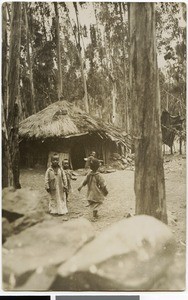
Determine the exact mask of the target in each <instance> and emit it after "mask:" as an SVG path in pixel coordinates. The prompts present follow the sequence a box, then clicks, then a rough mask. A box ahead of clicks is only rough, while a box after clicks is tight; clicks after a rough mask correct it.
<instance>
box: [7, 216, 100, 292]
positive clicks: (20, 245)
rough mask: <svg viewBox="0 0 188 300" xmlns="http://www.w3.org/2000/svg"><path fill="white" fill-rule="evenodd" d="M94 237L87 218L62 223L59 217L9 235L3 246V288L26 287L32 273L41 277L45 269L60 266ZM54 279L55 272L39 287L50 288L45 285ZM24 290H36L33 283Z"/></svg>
mask: <svg viewBox="0 0 188 300" xmlns="http://www.w3.org/2000/svg"><path fill="white" fill-rule="evenodd" d="M93 237H94V233H93V228H92V225H91V224H90V222H89V221H87V220H86V219H84V218H80V219H77V220H71V221H68V222H63V221H62V220H61V218H60V217H57V218H56V219H51V220H45V221H43V222H42V223H38V224H37V225H34V226H32V227H30V228H28V229H26V230H24V231H22V232H21V233H19V234H17V235H14V236H11V237H10V238H9V239H8V240H7V241H6V242H5V243H4V247H3V259H2V266H3V281H4V282H5V286H7V285H8V288H7V289H16V288H18V287H19V286H22V285H24V284H26V282H27V280H29V278H30V276H31V275H33V274H34V273H35V275H37V274H40V276H43V275H44V272H45V270H49V268H51V267H53V266H57V265H59V264H62V263H63V262H64V261H66V260H67V259H69V258H70V257H72V256H73V254H75V252H76V251H78V249H80V248H81V247H82V246H83V245H84V244H85V243H87V242H88V241H90V240H91V239H92V238H93ZM45 276H46V274H45ZM54 276H55V274H54V273H53V276H52V275H50V282H46V283H45V285H43V286H41V288H44V289H45V290H47V289H49V286H48V284H49V285H50V284H51V280H52V279H54ZM32 282H36V280H31V283H32ZM39 286H40V285H39ZM27 287H28V289H29V290H35V286H34V285H32V284H31V286H27Z"/></svg>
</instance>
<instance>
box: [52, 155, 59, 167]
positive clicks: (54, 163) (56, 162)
mask: <svg viewBox="0 0 188 300" xmlns="http://www.w3.org/2000/svg"><path fill="white" fill-rule="evenodd" d="M51 163H52V166H53V167H57V166H58V165H59V155H58V154H57V153H54V154H53V155H52V157H51Z"/></svg>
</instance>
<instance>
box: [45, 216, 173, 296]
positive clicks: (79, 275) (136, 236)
mask: <svg viewBox="0 0 188 300" xmlns="http://www.w3.org/2000/svg"><path fill="white" fill-rule="evenodd" d="M175 251H176V243H175V240H174V238H173V235H172V233H171V231H170V230H169V228H168V226H166V225H165V224H164V223H162V222H160V221H159V220H157V219H155V218H153V217H150V216H145V215H142V216H134V217H131V218H128V219H123V220H121V221H119V222H117V223H115V224H113V225H111V226H110V227H108V228H107V229H105V230H104V231H103V232H101V233H100V234H99V235H98V236H97V237H96V238H95V239H94V240H92V241H91V242H90V243H87V244H86V245H85V246H84V247H82V249H80V250H79V251H78V252H77V253H76V254H75V255H74V256H73V257H71V258H70V259H69V260H67V261H66V262H65V263H63V264H62V265H61V266H60V267H59V268H58V277H57V278H56V281H55V282H54V283H53V285H52V287H51V288H52V289H56V290H59V289H61V290H77V289H79V290H90V291H95V290H100V291H102V290H103V291H105V290H116V291H117V290H152V289H153V285H154V283H155V281H156V280H158V279H159V278H160V277H161V276H165V274H166V272H167V270H168V268H169V267H170V266H171V265H172V263H173V260H174V254H175Z"/></svg>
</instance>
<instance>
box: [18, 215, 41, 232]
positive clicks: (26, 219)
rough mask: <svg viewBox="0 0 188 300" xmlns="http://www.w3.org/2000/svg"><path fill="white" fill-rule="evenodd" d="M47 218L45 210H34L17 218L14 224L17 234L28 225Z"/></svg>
mask: <svg viewBox="0 0 188 300" xmlns="http://www.w3.org/2000/svg"><path fill="white" fill-rule="evenodd" d="M44 218H45V213H44V212H41V211H39V212H32V213H29V214H26V215H24V216H23V217H21V218H19V219H17V220H16V221H15V222H14V223H13V224H12V225H13V230H14V233H15V234H18V233H20V232H21V231H23V230H25V229H26V228H28V227H31V226H33V225H35V224H37V223H39V222H42V221H43V220H44Z"/></svg>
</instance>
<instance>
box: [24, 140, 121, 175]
mask: <svg viewBox="0 0 188 300" xmlns="http://www.w3.org/2000/svg"><path fill="white" fill-rule="evenodd" d="M92 151H95V152H96V156H97V158H98V159H101V160H103V162H104V164H108V163H109V161H110V158H111V157H112V153H114V152H118V153H120V154H123V153H122V149H121V147H120V146H119V147H118V146H117V145H116V143H115V142H112V141H110V140H107V139H105V138H103V139H102V137H100V136H99V135H97V134H92V135H85V136H79V137H71V138H63V139H55V138H54V139H47V140H45V141H42V140H39V141H24V140H23V141H22V142H21V143H20V153H21V155H20V156H21V167H29V168H34V167H35V166H36V165H41V166H43V167H45V168H47V167H48V166H49V165H50V161H51V155H52V154H53V153H54V152H55V153H60V161H61V162H62V160H63V159H64V158H68V159H69V161H70V167H72V168H73V169H79V168H84V167H85V160H84V158H85V157H88V156H89V155H90V153H91V152H92ZM61 162H60V163H61Z"/></svg>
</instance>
